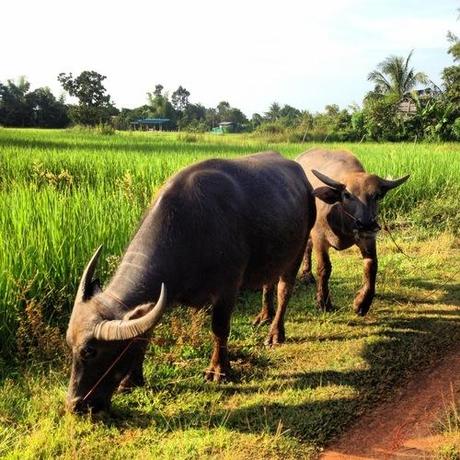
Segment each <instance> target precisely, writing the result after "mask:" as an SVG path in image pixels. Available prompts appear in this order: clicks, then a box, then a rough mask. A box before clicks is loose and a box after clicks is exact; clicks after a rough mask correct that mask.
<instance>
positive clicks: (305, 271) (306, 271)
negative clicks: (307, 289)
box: [300, 238, 315, 285]
mask: <svg viewBox="0 0 460 460" xmlns="http://www.w3.org/2000/svg"><path fill="white" fill-rule="evenodd" d="M312 251H313V241H312V239H311V238H309V239H308V241H307V246H306V248H305V254H304V258H303V268H302V274H301V275H300V277H301V278H302V279H303V280H304V281H305V283H306V284H307V285H308V284H315V277H314V276H313V273H312V264H311V253H312Z"/></svg>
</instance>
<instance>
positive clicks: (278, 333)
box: [264, 329, 286, 347]
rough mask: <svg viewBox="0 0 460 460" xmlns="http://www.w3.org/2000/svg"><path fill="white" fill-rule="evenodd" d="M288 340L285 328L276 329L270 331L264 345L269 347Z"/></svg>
mask: <svg viewBox="0 0 460 460" xmlns="http://www.w3.org/2000/svg"><path fill="white" fill-rule="evenodd" d="M285 341H286V335H285V333H284V329H274V330H272V331H270V332H269V333H268V337H267V338H266V339H265V342H264V345H265V346H267V347H276V346H277V345H281V344H282V343H284V342H285Z"/></svg>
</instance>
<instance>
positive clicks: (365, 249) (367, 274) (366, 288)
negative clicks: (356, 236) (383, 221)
mask: <svg viewBox="0 0 460 460" xmlns="http://www.w3.org/2000/svg"><path fill="white" fill-rule="evenodd" d="M358 247H359V249H360V251H361V254H362V256H363V260H364V276H363V286H362V288H361V289H360V290H359V291H358V293H357V294H356V297H355V300H354V301H353V309H354V310H355V312H356V313H357V314H358V315H360V316H364V315H365V314H366V313H367V312H368V311H369V308H370V306H371V304H372V300H373V299H374V295H375V280H376V278H377V266H378V262H377V248H376V241H375V238H368V239H365V240H362V241H360V242H359V243H358Z"/></svg>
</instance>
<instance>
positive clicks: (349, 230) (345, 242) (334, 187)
mask: <svg viewBox="0 0 460 460" xmlns="http://www.w3.org/2000/svg"><path fill="white" fill-rule="evenodd" d="M296 161H297V162H298V163H300V165H301V166H302V168H303V170H304V171H305V174H306V175H307V178H308V180H309V181H310V182H311V184H312V186H313V187H317V186H320V187H319V188H317V189H315V191H314V195H315V196H316V197H317V199H316V209H317V218H316V223H315V226H314V227H313V230H312V232H311V237H310V239H309V241H308V243H307V248H306V251H305V260H304V270H303V277H304V278H305V279H306V280H307V281H312V282H314V278H313V275H312V273H311V253H312V249H314V251H315V255H316V258H317V264H318V269H317V275H318V281H317V294H316V299H317V303H318V307H319V308H320V309H322V310H329V309H331V308H332V303H331V298H330V295H329V287H328V281H329V277H330V275H331V271H332V267H331V261H330V259H329V248H330V247H333V248H334V249H337V250H339V251H341V250H343V249H347V248H349V247H350V246H352V245H354V244H356V246H358V248H359V249H360V251H361V254H362V257H363V259H364V284H363V287H362V288H361V289H360V291H359V292H358V293H357V295H356V297H355V300H354V302H353V307H354V310H355V311H356V313H357V314H358V315H361V316H364V315H365V314H366V313H367V312H368V311H369V308H370V306H371V303H372V300H373V298H374V294H375V279H376V275H377V252H376V241H375V240H376V235H377V232H378V231H379V230H380V226H379V224H378V223H377V208H378V201H379V200H380V199H381V198H383V197H384V196H385V194H386V193H387V192H388V191H389V190H391V189H393V188H395V187H397V186H399V185H401V184H402V183H403V182H405V181H406V180H407V179H408V177H409V176H404V177H402V178H400V179H396V180H387V179H382V178H380V177H378V176H376V175H375V174H368V173H367V172H366V171H365V170H364V168H363V166H362V164H361V163H360V162H359V161H358V159H357V158H356V157H354V156H353V155H352V154H351V153H348V152H328V151H325V150H311V151H308V152H305V153H303V154H302V155H300V156H299V157H298V158H296ZM324 174H327V176H329V177H327V176H325V175H324ZM330 177H332V178H334V180H332V179H330ZM322 184H326V185H327V187H324V186H323V187H321V185H322ZM318 198H319V199H318Z"/></svg>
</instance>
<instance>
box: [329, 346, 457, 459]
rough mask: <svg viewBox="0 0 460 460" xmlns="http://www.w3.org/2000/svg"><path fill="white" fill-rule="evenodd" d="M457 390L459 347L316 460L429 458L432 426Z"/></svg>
mask: <svg viewBox="0 0 460 460" xmlns="http://www.w3.org/2000/svg"><path fill="white" fill-rule="evenodd" d="M459 391H460V345H459V346H458V347H456V348H455V349H454V350H452V351H450V352H449V356H447V357H446V358H444V359H443V360H442V361H441V362H440V363H439V364H438V365H436V366H435V367H433V368H431V369H429V370H427V371H424V372H422V373H421V374H419V375H417V376H416V377H414V379H413V380H412V381H411V382H410V383H409V384H408V385H407V386H406V387H404V388H403V389H401V390H400V392H399V393H398V394H397V396H396V397H395V398H394V399H393V400H392V401H390V402H388V403H385V404H383V405H381V406H380V407H378V408H377V409H375V410H374V411H373V412H372V413H371V414H369V415H367V416H364V417H362V418H361V419H359V421H358V422H357V423H356V424H355V425H354V426H352V427H351V429H350V430H349V431H347V432H345V433H344V434H343V435H342V436H341V438H340V439H338V440H337V441H336V442H334V443H332V444H331V445H330V446H329V447H328V448H327V449H326V450H325V452H324V453H323V454H322V455H321V457H320V458H321V460H339V459H351V460H352V459H356V460H358V459H359V460H363V459H393V458H396V459H398V458H399V459H421V458H432V449H433V447H436V445H437V444H438V443H439V441H440V438H441V437H440V436H433V424H434V423H435V422H436V420H437V419H438V418H439V417H440V416H442V414H443V413H444V412H445V411H446V408H447V407H448V405H449V403H450V402H451V401H452V399H453V392H454V393H455V392H459Z"/></svg>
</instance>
